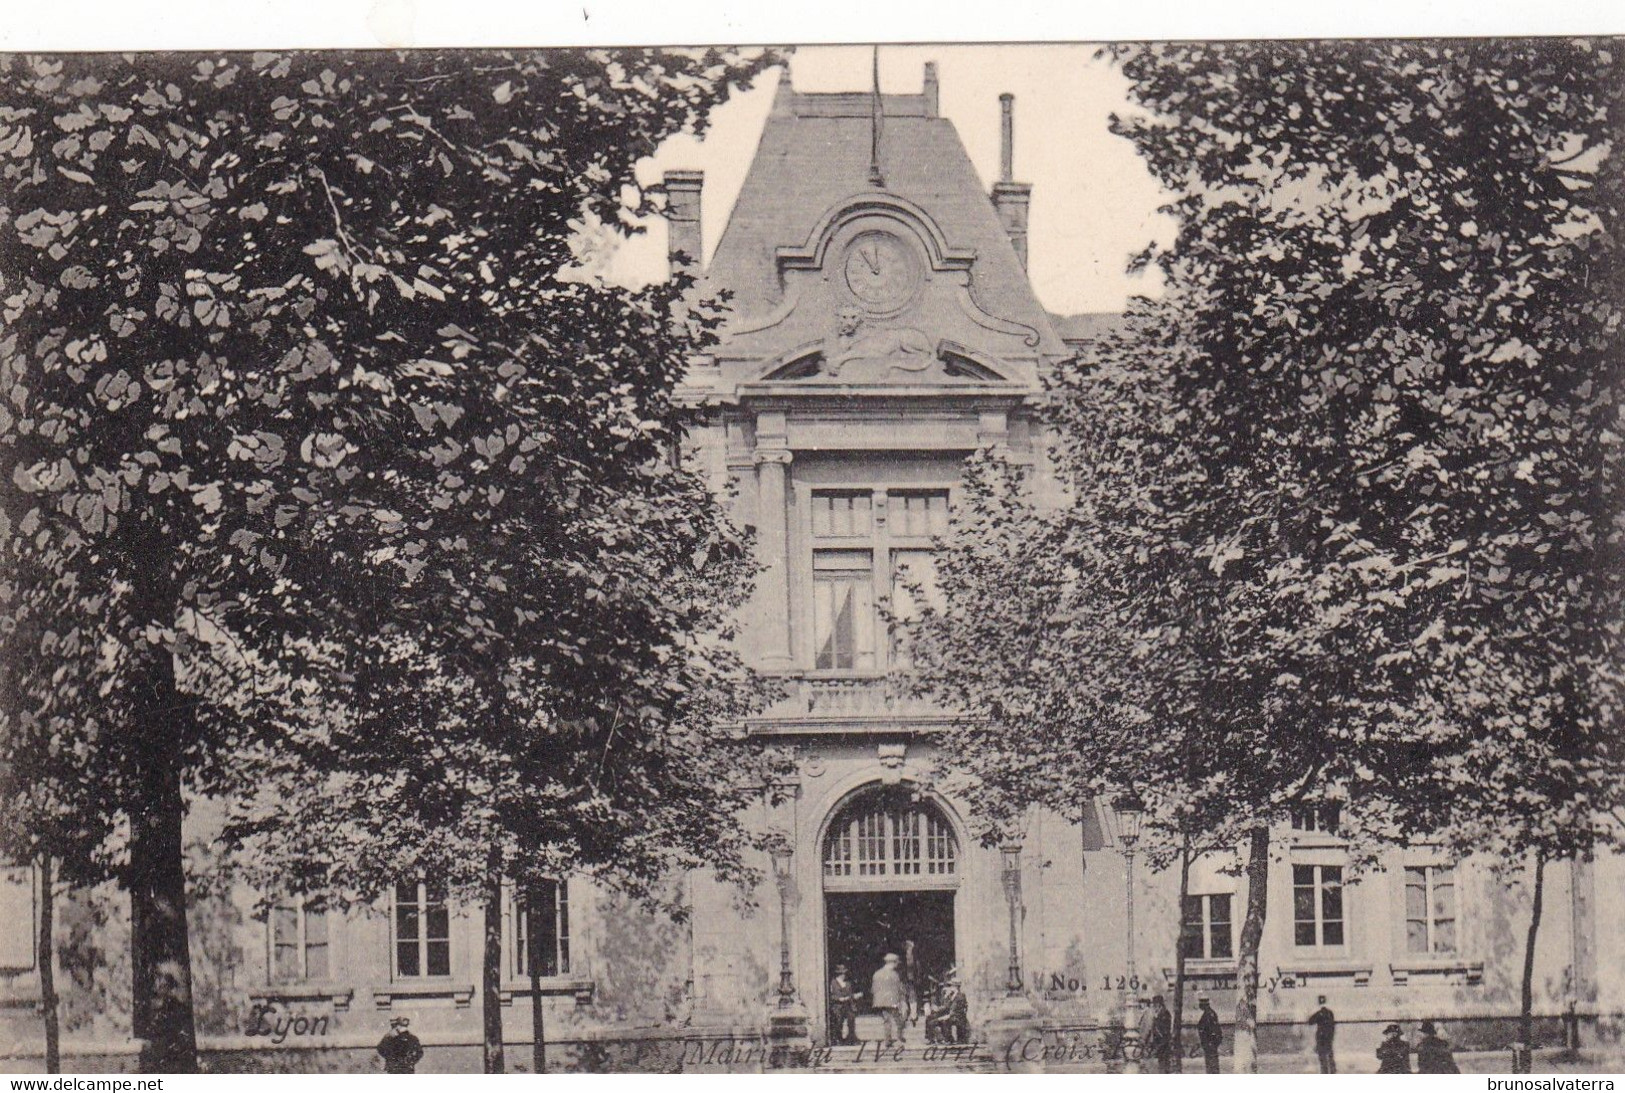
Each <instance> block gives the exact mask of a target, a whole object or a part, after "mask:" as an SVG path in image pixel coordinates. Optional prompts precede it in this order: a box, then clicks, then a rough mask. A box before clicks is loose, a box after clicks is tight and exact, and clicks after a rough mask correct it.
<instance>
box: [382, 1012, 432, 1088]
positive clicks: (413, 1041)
mask: <svg viewBox="0 0 1625 1093" xmlns="http://www.w3.org/2000/svg"><path fill="white" fill-rule="evenodd" d="M411 1023H412V1022H411V1021H410V1020H408V1019H407V1018H405V1017H393V1018H391V1019H390V1022H389V1035H388V1036H385V1037H384V1038H383V1039H382V1040H379V1041H378V1054H379V1056H380V1057H381V1058H382V1059H383V1060H384V1073H385V1074H416V1073H417V1069H418V1060H419V1059H421V1058H423V1044H422V1043H421V1042H419V1040H418V1038H417V1037H416V1036H413V1035H412V1034H411V1033H410V1032H408V1031H406V1027H407V1026H408V1025H410V1024H411Z"/></svg>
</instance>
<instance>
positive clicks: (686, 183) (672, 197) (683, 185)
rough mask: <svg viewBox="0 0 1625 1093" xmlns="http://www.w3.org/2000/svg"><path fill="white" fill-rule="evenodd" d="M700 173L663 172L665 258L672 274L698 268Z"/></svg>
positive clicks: (702, 182)
mask: <svg viewBox="0 0 1625 1093" xmlns="http://www.w3.org/2000/svg"><path fill="white" fill-rule="evenodd" d="M704 183H705V172H704V171H667V172H666V256H667V258H668V259H669V260H670V262H671V269H672V272H673V273H675V272H677V271H678V270H679V269H682V268H684V267H687V268H688V269H690V270H691V271H693V272H695V273H698V272H699V269H700V255H701V253H702V251H701V249H700V246H701V244H700V187H701V186H702V185H703V184H704Z"/></svg>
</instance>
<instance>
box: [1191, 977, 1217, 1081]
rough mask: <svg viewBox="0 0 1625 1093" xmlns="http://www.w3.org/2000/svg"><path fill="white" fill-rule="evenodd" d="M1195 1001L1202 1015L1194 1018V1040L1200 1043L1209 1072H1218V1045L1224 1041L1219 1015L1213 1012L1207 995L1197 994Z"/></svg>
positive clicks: (1203, 1059)
mask: <svg viewBox="0 0 1625 1093" xmlns="http://www.w3.org/2000/svg"><path fill="white" fill-rule="evenodd" d="M1196 1002H1197V1004H1198V1005H1200V1006H1201V1007H1202V1015H1201V1016H1200V1017H1198V1018H1197V1019H1196V1041H1197V1043H1199V1044H1201V1045H1202V1061H1203V1062H1205V1063H1206V1064H1207V1072H1208V1073H1209V1074H1217V1073H1218V1072H1219V1047H1220V1045H1222V1044H1223V1043H1224V1031H1223V1030H1222V1029H1221V1028H1220V1027H1219V1015H1218V1014H1216V1013H1214V1012H1213V1003H1211V1002H1209V1001H1208V997H1207V995H1205V994H1203V995H1198V996H1197V999H1196Z"/></svg>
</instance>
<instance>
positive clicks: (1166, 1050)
mask: <svg viewBox="0 0 1625 1093" xmlns="http://www.w3.org/2000/svg"><path fill="white" fill-rule="evenodd" d="M1140 1057H1141V1058H1142V1059H1155V1060H1156V1061H1157V1073H1159V1074H1171V1073H1173V1069H1174V1015H1173V1014H1171V1013H1169V1012H1168V1007H1167V1006H1165V1005H1163V1004H1162V995H1160V994H1156V995H1152V996H1151V1012H1150V1013H1149V1014H1147V1020H1146V1022H1145V1027H1144V1030H1143V1032H1142V1034H1141V1040H1140Z"/></svg>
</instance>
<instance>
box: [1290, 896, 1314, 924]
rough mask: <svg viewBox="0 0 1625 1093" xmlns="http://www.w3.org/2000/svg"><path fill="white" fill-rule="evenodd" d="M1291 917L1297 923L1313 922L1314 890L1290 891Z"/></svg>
mask: <svg viewBox="0 0 1625 1093" xmlns="http://www.w3.org/2000/svg"><path fill="white" fill-rule="evenodd" d="M1292 917H1293V918H1294V919H1295V920H1297V921H1298V922H1313V921H1315V890H1314V889H1313V888H1294V889H1292Z"/></svg>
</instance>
